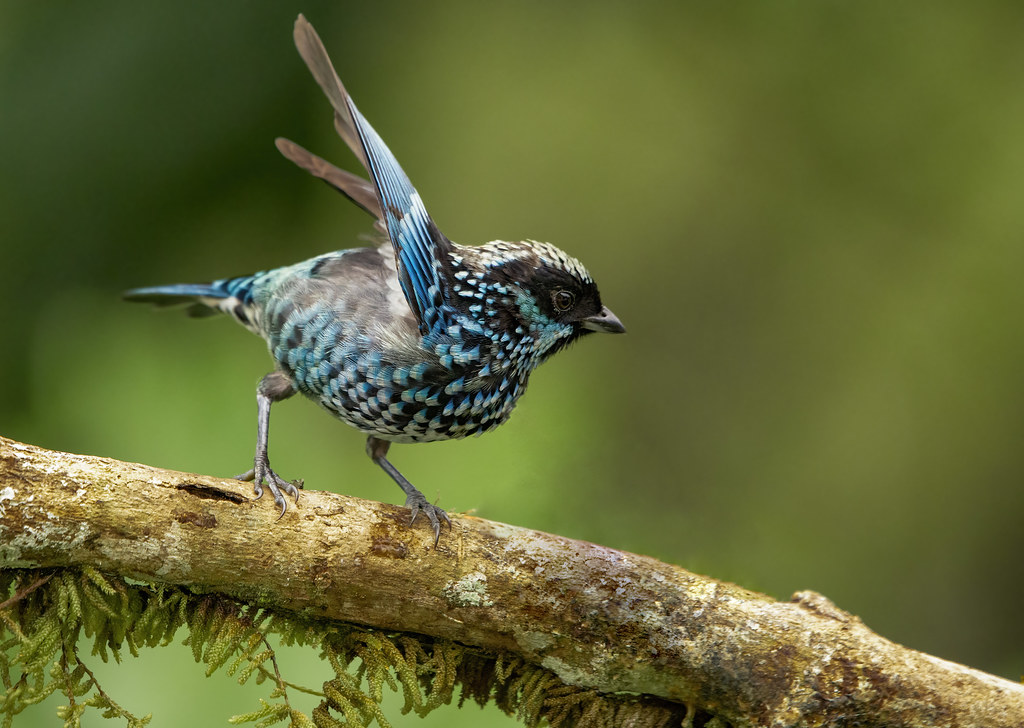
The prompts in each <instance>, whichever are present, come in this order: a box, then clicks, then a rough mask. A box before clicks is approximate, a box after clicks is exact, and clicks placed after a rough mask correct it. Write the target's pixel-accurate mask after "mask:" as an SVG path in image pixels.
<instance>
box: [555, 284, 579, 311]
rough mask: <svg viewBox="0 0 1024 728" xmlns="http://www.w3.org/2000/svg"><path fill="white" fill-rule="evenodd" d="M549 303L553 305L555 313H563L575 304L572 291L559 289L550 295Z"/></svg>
mask: <svg viewBox="0 0 1024 728" xmlns="http://www.w3.org/2000/svg"><path fill="white" fill-rule="evenodd" d="M551 302H552V303H553V304H554V305H555V310H556V311H558V312H559V313H565V312H566V311H568V310H569V309H570V308H572V305H573V304H574V303H576V296H575V295H573V292H572V291H567V290H565V289H564V288H560V289H558V290H557V291H555V292H554V293H552V294H551Z"/></svg>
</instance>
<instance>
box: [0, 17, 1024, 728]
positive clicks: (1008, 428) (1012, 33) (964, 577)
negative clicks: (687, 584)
mask: <svg viewBox="0 0 1024 728" xmlns="http://www.w3.org/2000/svg"><path fill="white" fill-rule="evenodd" d="M300 11H301V12H304V13H306V15H307V16H308V17H309V18H310V19H311V21H312V22H313V23H314V25H315V26H316V27H317V29H318V30H319V32H320V33H321V35H322V36H323V38H324V41H325V43H326V45H327V48H328V49H329V51H330V53H331V55H332V56H333V58H334V62H335V65H336V67H337V68H338V69H339V70H340V72H341V74H342V77H343V78H344V80H345V82H346V84H347V85H348V87H349V90H350V91H351V92H352V94H353V96H354V98H355V99H356V101H357V102H358V103H359V106H360V109H361V110H362V111H363V112H364V113H365V115H366V116H367V117H368V118H369V119H370V120H371V121H372V123H373V124H374V125H375V126H376V128H377V129H378V131H380V133H381V134H382V136H383V137H384V138H385V139H386V140H387V142H388V143H389V144H390V146H391V147H392V149H393V150H394V151H395V153H396V155H397V156H398V158H399V159H400V160H401V162H402V164H403V165H404V167H405V169H406V170H407V172H408V173H409V175H410V177H411V178H412V179H413V181H414V183H415V184H416V186H417V187H418V188H419V190H420V192H421V193H422V195H423V197H424V199H425V200H426V201H427V206H428V208H429V209H430V211H431V213H432V214H433V216H434V218H435V220H437V221H438V223H439V225H440V227H441V228H442V229H443V230H444V231H445V232H446V233H447V234H448V235H449V237H451V238H452V239H454V240H456V241H459V242H465V243H469V242H484V241H487V240H491V239H494V238H506V239H520V238H534V239H541V240H550V241H552V242H555V243H556V244H558V245H560V246H561V247H563V248H565V249H566V250H568V251H570V252H572V253H574V254H576V255H577V256H578V257H580V258H581V259H583V260H584V261H585V263H586V264H587V266H588V267H589V268H590V270H591V272H592V273H593V274H594V276H595V277H596V279H597V280H598V281H599V282H600V285H601V290H602V293H603V296H604V299H605V302H606V303H607V304H609V306H610V307H611V308H612V309H613V310H614V311H615V312H616V313H617V314H618V315H619V316H620V317H621V318H622V320H623V321H624V322H625V324H626V325H627V327H628V329H629V334H628V335H627V336H625V337H607V338H602V337H593V338H589V339H587V340H586V341H584V342H582V343H581V344H580V345H579V346H577V347H575V348H574V349H572V350H570V351H569V352H567V353H564V354H561V355H559V356H558V357H556V358H555V359H554V360H552V361H551V362H550V363H548V364H547V365H545V366H544V367H543V368H542V369H541V370H540V371H539V372H538V373H537V374H536V375H535V376H534V378H533V380H532V383H531V386H530V392H529V394H528V395H527V396H526V397H525V398H524V400H523V401H522V402H521V404H520V405H519V408H518V409H517V412H516V414H515V416H514V417H513V418H512V420H511V421H510V423H509V424H508V425H506V426H505V427H503V428H501V429H499V430H498V431H496V432H494V433H491V434H489V435H488V436H486V437H483V438H481V439H479V440H476V439H474V440H470V441H463V442H455V443H441V444H434V445H430V446H417V447H410V446H404V447H402V446H400V447H397V448H396V449H394V450H393V451H392V455H393V461H394V462H395V463H396V464H397V465H398V467H400V468H401V469H402V470H403V472H405V473H406V474H407V475H408V476H409V477H410V479H411V480H413V482H415V483H417V484H418V485H419V487H420V488H421V489H423V491H424V492H425V493H426V494H427V496H428V497H430V498H432V499H433V498H435V497H439V498H440V504H441V505H442V506H444V507H446V508H448V509H450V510H453V511H461V510H468V509H473V510H475V512H476V514H478V515H480V516H482V517H486V518H491V519H496V520H500V521H505V522H509V523H514V524H518V525H523V526H528V527H532V528H537V529H543V530H548V531H553V532H557V533H560V534H564V535H567V536H571V537H575V538H581V539H587V540H593V541H597V542H601V543H604V544H607V545H609V546H613V547H616V548H622V549H628V550H633V551H637V552H641V553H645V554H651V555H654V556H656V557H659V558H661V559H665V560H668V561H671V562H674V563H677V564H681V565H683V566H685V567H688V568H691V569H694V570H697V571H699V572H702V573H706V574H709V575H713V576H715V577H718V578H722V579H727V580H730V581H735V582H738V583H740V584H743V585H744V586H747V587H750V588H754V589H758V590H761V591H764V592H767V593H769V594H771V595H773V596H775V597H778V598H783V599H784V598H787V597H788V596H789V595H790V594H791V593H792V592H793V591H795V590H798V589H814V590H817V591H820V592H822V593H824V594H826V595H828V596H829V597H831V598H832V599H833V600H834V601H835V602H836V603H837V604H838V605H839V606H840V607H842V608H845V609H847V610H849V611H851V612H853V613H855V614H857V615H859V616H860V617H862V618H863V619H864V621H865V622H866V623H867V624H868V625H869V626H870V627H872V628H874V629H876V630H877V631H879V632H880V633H881V634H883V635H885V636H887V637H889V638H891V639H894V640H896V641H898V642H901V643H903V644H906V645H909V646H911V647H914V648H918V649H921V650H925V651H927V652H930V653H933V654H935V655H939V656H941V657H944V658H948V659H951V660H956V661H959V662H963V663H966V664H968V665H971V666H975V667H978V668H982V669H984V670H988V671H991V672H994V673H997V674H1000V675H1003V676H1006V677H1009V678H1013V679H1019V678H1020V676H1021V674H1022V673H1024V620H1021V607H1020V605H1021V604H1022V603H1024V578H1022V577H1024V573H1022V572H1024V568H1022V556H1024V347H1022V340H1024V324H1022V319H1021V314H1022V311H1024V286H1022V284H1021V274H1022V270H1024V245H1022V237H1024V203H1022V198H1024V83H1022V72H1024V43H1021V42H1020V38H1021V29H1022V27H1024V5H1021V4H1019V3H1013V2H1004V3H998V2H995V3H960V4H956V3H924V2H918V3H913V2H909V3H890V2H885V1H884V0H876V1H873V2H871V1H869V2H859V3H837V2H785V3H762V2H741V3H728V4H722V3H709V2H701V3H685V4H684V3H663V2H651V3H645V2H635V3H628V4H627V3H610V2H590V3H543V2H524V3H517V4H501V5H499V4H481V3H473V2H468V1H452V2H438V3H416V4H409V3H397V2H373V3H370V2H360V3H351V2H331V3H325V2H317V1H314V0H306V1H305V2H301V3H299V2H292V1H291V0H289V1H288V2H279V3H266V4H262V5H261V4H258V3H251V2H238V1H231V2H219V3H188V2H185V3H134V2H126V1H124V0H119V1H114V2H109V3H103V4H99V5H97V4H83V3H78V4H73V3H48V4H40V3H13V2H3V3H2V4H0V321H2V332H3V335H2V342H3V345H2V346H0V382H2V383H3V384H2V386H0V434H3V435H5V436H9V437H13V438H16V439H19V440H23V441H27V442H33V443H36V444H39V445H43V446H46V447H50V448H56V449H64V450H69V451H73V452H83V453H92V454H97V455H106V456H113V457H117V458H123V459H128V460H133V461H142V462H146V463H150V464H153V465H159V466H165V467H170V468H178V469H183V470H189V471H199V472H207V473H216V474H224V475H228V474H231V473H234V472H238V471H240V470H243V469H245V468H246V467H247V465H248V463H249V462H250V458H251V455H252V449H253V444H254V436H255V402H254V389H255V386H256V383H257V381H258V380H259V378H260V377H261V376H262V375H263V374H264V373H265V372H266V371H267V370H268V366H269V359H268V357H267V355H266V353H265V348H264V345H263V343H262V342H261V341H259V340H258V339H256V338H255V337H253V336H252V335H250V334H249V333H248V332H246V331H244V330H243V329H242V328H241V327H239V326H237V325H235V324H233V323H232V322H231V321H228V320H226V319H211V320H202V321H195V320H189V319H187V318H186V317H184V316H183V315H180V314H179V313H177V312H166V311H159V312H158V311H154V310H151V309H149V308H146V307H142V306H131V305H128V304H124V303H122V302H121V301H120V300H119V294H120V291H121V290H123V289H125V288H128V287H132V286H138V285H147V284H157V283H168V282H188V281H204V280H209V279H212V278H217V277H223V276H228V275H234V274H240V273H246V272H251V271H253V270H257V269H263V268H267V267H273V266H277V265H282V264H288V263H292V262H295V261H298V260H301V259H304V258H306V257H310V256H312V255H315V254H318V253H321V252H324V251H327V250H332V249H336V248H343V247H350V246H353V245H357V244H359V236H360V235H364V234H366V233H367V232H369V230H370V219H369V218H368V217H367V216H365V215H364V214H363V213H362V212H360V211H359V210H358V209H357V208H356V207H354V206H353V205H351V204H349V203H348V202H347V201H345V200H344V199H343V198H342V197H340V196H339V195H337V194H336V193H333V192H332V191H331V190H330V189H329V188H327V187H326V186H325V185H323V184H321V183H319V182H317V181H316V180H314V179H312V178H310V177H308V176H306V175H305V173H303V172H301V171H300V170H298V169H297V168H294V167H293V166H292V165H291V164H290V163H289V162H287V161H286V160H284V159H283V158H281V157H280V156H279V155H278V154H277V152H276V151H275V149H274V147H273V144H272V142H273V139H274V137H275V136H277V135H285V136H288V137H290V138H292V139H294V140H296V141H298V142H299V143H301V144H303V145H305V146H307V147H308V148H310V149H312V150H314V151H316V152H318V153H320V154H322V155H324V156H326V157H328V158H329V159H332V160H335V161H338V162H341V163H343V166H349V167H351V166H352V165H353V164H355V163H354V161H353V159H352V157H351V156H350V155H349V153H348V152H347V150H346V149H345V148H344V145H343V144H342V143H341V142H340V140H338V139H337V138H335V136H334V134H333V130H332V125H331V114H330V111H329V107H328V104H327V102H326V101H325V100H324V99H323V98H322V97H321V95H320V91H319V89H318V88H317V87H316V85H315V84H314V82H313V81H312V79H311V78H310V76H309V74H308V73H307V71H306V69H305V67H304V65H303V64H302V62H301V61H300V59H299V57H298V55H297V53H296V52H295V50H294V48H293V46H292V40H291V27H292V22H293V20H294V17H295V15H296V14H297V13H298V12H300ZM272 455H273V462H274V465H275V467H276V468H277V469H278V470H279V471H280V472H281V473H283V474H285V475H286V476H289V477H298V476H301V477H304V478H305V479H306V483H307V486H308V487H312V488H317V489H328V490H333V491H337V492H344V493H351V494H354V495H358V496H362V497H367V498H374V499H379V500H386V501H391V502H395V501H397V500H399V496H400V493H399V492H398V489H397V488H396V487H394V485H393V484H392V483H391V482H390V481H389V480H388V479H387V478H386V477H385V476H384V475H382V474H381V473H380V472H379V471H377V469H376V468H375V467H374V466H373V465H372V464H371V463H370V462H369V460H368V459H367V458H366V456H365V455H364V453H363V438H362V436H361V435H360V434H358V433H357V432H355V431H354V430H351V429H349V428H347V427H346V426H344V425H342V424H340V423H337V422H335V421H333V420H331V419H330V418H329V417H328V416H327V415H326V414H325V413H323V412H321V411H320V410H318V409H317V408H316V407H314V406H312V405H310V404H309V403H306V402H302V401H300V400H298V399H295V400H293V401H289V402H287V403H284V404H282V405H279V406H277V407H276V408H275V410H274V428H273V435H272ZM253 548H254V549H258V548H259V545H258V544H253ZM182 636H183V635H182ZM94 661H96V658H94ZM282 661H283V665H282V668H283V669H284V670H285V674H286V677H290V679H292V680H293V681H296V682H306V683H312V684H318V683H319V682H320V681H321V680H322V679H323V673H322V672H321V666H320V665H319V664H318V663H317V662H316V660H313V659H311V657H310V656H309V655H306V654H304V653H291V652H289V653H287V654H285V655H283V656H282ZM94 667H96V666H95V665H94ZM99 668H103V669H102V671H101V677H102V679H104V681H105V688H106V690H107V691H108V692H110V693H111V694H112V695H113V696H115V699H117V700H120V701H121V702H122V703H123V704H125V705H126V706H127V707H128V708H129V709H131V710H135V711H137V712H141V713H145V712H149V711H153V712H154V713H155V718H154V721H153V725H154V726H176V725H183V724H186V721H195V722H198V724H201V725H214V724H221V719H222V718H226V717H227V716H228V715H230V714H232V713H239V712H245V711H247V710H250V709H252V708H253V707H254V705H255V701H256V696H258V695H261V694H263V692H264V691H263V689H262V688H256V687H252V688H250V689H248V691H245V690H234V689H232V686H231V680H230V678H226V677H224V676H221V675H216V676H214V677H212V678H210V679H205V678H203V677H202V673H201V670H200V669H199V668H198V667H197V666H195V665H194V664H193V663H192V662H191V657H190V652H189V650H188V648H185V647H175V648H170V649H164V650H158V651H154V652H153V653H151V654H146V655H144V656H143V657H142V658H140V659H139V660H137V661H134V660H131V658H129V661H128V663H127V664H126V665H124V666H122V667H116V666H107V667H104V666H102V665H100V666H99ZM183 696H187V699H183ZM399 705H400V701H397V702H393V703H391V704H390V706H391V707H390V708H389V709H388V711H389V715H390V717H392V719H393V720H394V721H395V722H396V724H398V725H417V726H419V725H456V726H457V725H463V724H464V725H485V724H489V723H487V721H492V722H493V724H494V725H510V724H511V723H512V721H511V720H510V719H508V718H506V717H504V716H502V715H501V714H499V713H497V712H495V711H490V710H488V711H485V712H484V713H482V714H481V713H480V712H479V711H478V710H477V708H475V707H472V708H467V709H465V710H463V711H456V710H454V709H452V710H447V711H441V712H439V713H435V714H434V716H432V717H431V718H428V719H427V722H421V721H420V720H419V719H417V718H415V717H409V718H403V717H402V716H400V715H398V706H399ZM53 708H54V703H53V702H50V703H48V704H46V705H43V706H41V707H40V708H38V709H37V710H35V711H30V712H28V713H26V714H24V715H23V716H20V717H19V718H18V719H17V720H16V721H15V725H17V726H18V727H19V728H21V727H22V726H33V725H40V726H43V725H47V726H49V725H53V722H54V720H55V717H54V713H53ZM92 721H93V722H96V723H98V722H99V719H98V716H94V717H93V718H92Z"/></svg>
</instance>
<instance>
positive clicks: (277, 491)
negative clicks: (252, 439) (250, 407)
mask: <svg viewBox="0 0 1024 728" xmlns="http://www.w3.org/2000/svg"><path fill="white" fill-rule="evenodd" d="M293 394H295V385H294V384H293V383H292V380H290V379H289V378H288V377H286V376H285V375H284V374H282V373H281V372H271V373H270V374H268V375H267V376H265V377H263V379H261V380H260V383H259V386H258V387H256V408H257V410H258V412H259V415H258V417H257V421H258V426H257V431H256V457H255V458H253V468H252V470H247V471H246V472H244V473H242V474H241V475H239V476H237V479H238V480H251V481H253V486H252V487H253V490H254V491H255V493H256V497H257V498H262V497H263V485H264V483H265V484H266V485H267V487H268V488H270V494H271V495H272V496H274V503H276V504H277V506H278V508H280V509H281V516H283V515H284V512H285V511H286V510H287V509H288V502H287V501H286V500H285V499H284V495H282V494H281V491H282V490H284V491H285V492H286V493H288V494H289V495H292V496H294V497H295V502H296V503H298V502H299V488H301V487H302V481H296V482H295V483H289V482H288V481H287V480H285V479H284V478H282V477H281V476H280V475H278V474H277V473H275V472H274V471H273V470H271V468H270V457H269V456H268V455H267V446H268V444H269V441H270V405H272V404H273V403H274V402H280V401H281V400H282V399H288V398H289V397H291V396H292V395H293ZM296 485H298V487H296ZM281 516H278V518H281Z"/></svg>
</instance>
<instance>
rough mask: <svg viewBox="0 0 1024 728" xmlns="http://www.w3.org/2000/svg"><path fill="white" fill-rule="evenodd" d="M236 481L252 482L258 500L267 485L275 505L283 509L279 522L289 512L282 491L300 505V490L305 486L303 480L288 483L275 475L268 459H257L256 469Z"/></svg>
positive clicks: (240, 476)
mask: <svg viewBox="0 0 1024 728" xmlns="http://www.w3.org/2000/svg"><path fill="white" fill-rule="evenodd" d="M235 480H246V481H249V480H251V481H252V489H253V492H254V493H256V499H257V500H259V499H260V498H262V497H263V486H264V485H266V486H267V487H268V488H269V489H270V494H271V495H272V496H274V503H275V504H276V505H277V507H278V508H280V509H281V515H279V516H278V517H277V518H278V520H280V519H281V517H282V516H283V515H284V512H285V511H286V510H288V501H286V500H285V498H284V494H283V493H282V492H281V491H284V492H285V493H287V494H288V495H290V496H292V497H293V498H295V502H296V503H298V502H299V488H301V487H302V486H303V482H302V481H301V480H294V481H288V480H285V479H284V478H282V477H281V476H280V475H278V474H277V473H275V472H274V471H273V470H272V469H271V467H270V461H269V460H268V459H266V458H263V459H260V458H257V459H256V463H255V467H253V468H251V469H250V470H246V471H245V472H244V473H242V474H241V475H236V476H235Z"/></svg>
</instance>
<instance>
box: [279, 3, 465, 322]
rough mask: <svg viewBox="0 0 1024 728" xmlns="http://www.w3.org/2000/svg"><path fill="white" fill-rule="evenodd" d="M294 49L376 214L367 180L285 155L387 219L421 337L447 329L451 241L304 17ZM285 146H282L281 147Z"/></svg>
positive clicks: (295, 153) (289, 151)
mask: <svg viewBox="0 0 1024 728" xmlns="http://www.w3.org/2000/svg"><path fill="white" fill-rule="evenodd" d="M295 47H296V48H298V50H299V55H301V56H302V59H303V60H304V61H305V62H306V65H307V66H309V70H310V71H311V72H312V74H313V78H315V79H316V82H317V83H318V84H319V85H320V88H321V89H323V92H324V94H325V95H326V96H327V98H328V99H329V100H330V102H331V106H333V107H334V125H335V128H336V129H337V131H338V134H339V135H340V136H341V138H342V139H344V140H345V143H346V144H348V146H349V147H350V148H351V149H352V151H353V153H355V155H356V157H358V158H359V160H360V161H361V162H362V163H363V166H365V167H366V170H367V171H368V172H369V173H370V176H371V178H372V179H373V183H374V187H375V188H376V195H377V203H378V204H377V205H376V209H371V207H372V206H371V205H370V204H366V200H365V188H363V189H360V187H359V183H360V182H362V183H363V184H364V185H366V184H367V183H366V181H365V180H362V179H361V178H360V177H357V176H356V175H352V174H350V173H348V172H344V171H343V170H339V169H337V168H336V167H334V166H333V165H330V164H329V163H327V162H325V161H324V160H322V159H320V158H319V157H316V156H315V155H312V154H310V153H309V152H306V150H304V149H302V147H299V146H298V145H297V144H293V143H291V142H287V140H285V142H286V144H285V149H282V152H284V153H285V156H287V157H288V158H289V159H292V161H295V162H296V163H297V164H299V166H301V167H303V168H304V169H307V170H309V171H310V172H312V173H313V174H314V175H316V176H318V177H320V178H321V179H324V180H326V181H328V182H329V183H331V184H332V185H334V186H335V187H337V188H338V189H340V190H341V191H342V192H344V193H345V194H346V195H348V196H349V197H350V198H352V199H353V200H354V201H355V202H356V203H357V204H359V205H360V206H361V207H363V208H364V209H366V210H368V211H370V212H371V213H373V214H375V215H377V217H378V219H383V222H384V224H385V226H386V228H387V232H388V237H390V238H391V244H392V245H393V246H394V249H395V257H396V259H397V263H398V277H399V282H400V283H401V285H402V291H403V292H404V293H405V297H406V299H407V300H408V301H409V305H410V306H411V307H412V310H413V312H414V313H415V314H416V318H417V320H418V322H419V327H420V332H421V333H422V334H424V335H426V334H427V333H429V332H431V331H441V330H444V329H445V328H447V327H448V326H449V325H450V324H452V323H453V322H452V321H451V320H450V318H449V317H450V309H449V308H448V307H447V306H446V305H445V301H446V300H447V299H448V293H449V291H448V283H447V277H446V275H445V269H446V267H447V266H448V265H449V256H448V253H449V251H451V249H452V242H451V241H450V240H448V238H446V237H445V236H444V235H443V234H442V233H441V231H440V230H438V229H437V225H435V224H434V221H433V220H431V219H430V215H428V214H427V211H426V209H425V208H424V206H423V201H422V200H421V199H420V196H419V194H418V193H417V192H416V189H415V188H414V187H413V186H412V183H411V182H410V181H409V178H408V177H407V176H406V174H405V172H404V171H403V170H402V168H401V166H400V165H399V164H398V160H397V159H395V157H394V155H393V154H392V153H391V151H390V150H389V149H388V148H387V145H385V144H384V142H383V140H382V139H381V138H380V136H379V135H378V134H377V132H376V131H374V129H373V127H372V126H370V124H369V122H367V121H366V119H365V118H364V117H363V115H362V114H361V113H359V109H357V108H356V106H355V104H354V103H352V98H351V97H350V96H349V95H348V92H347V91H346V90H345V87H344V86H343V85H342V83H341V79H339V78H338V74H337V73H336V72H335V70H334V66H333V65H332V64H331V59H330V58H329V57H328V56H327V51H326V50H325V49H324V46H323V43H322V42H321V41H320V37H319V36H318V35H317V34H316V31H315V30H313V26H312V25H310V24H309V22H308V21H307V20H306V19H305V17H303V16H302V15H299V17H298V19H297V20H296V21H295ZM289 145H290V146H289ZM281 146H282V145H281V142H279V143H278V148H279V149H281ZM300 160H301V161H300ZM324 165H327V166H326V167H325V166H324ZM338 173H341V174H340V175H339V174H338ZM382 213H383V214H382Z"/></svg>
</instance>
